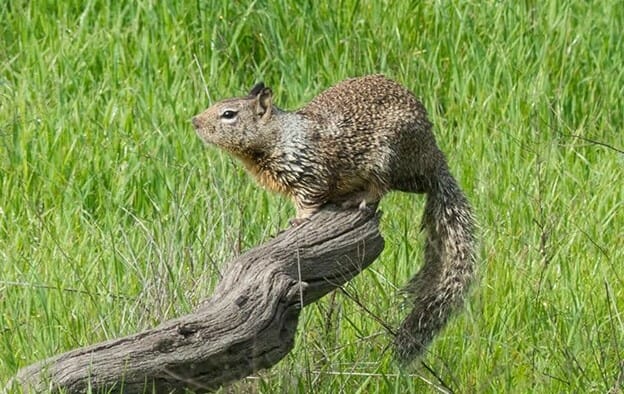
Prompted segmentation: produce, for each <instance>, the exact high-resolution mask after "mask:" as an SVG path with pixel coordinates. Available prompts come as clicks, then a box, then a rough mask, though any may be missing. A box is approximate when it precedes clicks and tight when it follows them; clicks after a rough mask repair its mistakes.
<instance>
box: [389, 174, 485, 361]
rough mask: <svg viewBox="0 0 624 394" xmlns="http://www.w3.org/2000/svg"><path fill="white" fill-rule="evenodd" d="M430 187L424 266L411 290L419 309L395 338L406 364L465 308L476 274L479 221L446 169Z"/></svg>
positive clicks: (415, 307) (416, 307)
mask: <svg viewBox="0 0 624 394" xmlns="http://www.w3.org/2000/svg"><path fill="white" fill-rule="evenodd" d="M431 186H432V187H431V189H430V191H429V193H428V194H427V202H426V205H425V212H424V215H423V221H422V226H423V228H424V229H425V231H426V237H427V239H426V245H425V265H424V266H423V267H422V268H421V269H420V271H419V272H418V273H417V274H416V275H415V276H414V277H413V278H412V279H411V280H410V283H409V284H408V286H407V288H406V291H407V292H408V294H409V295H410V298H411V301H412V302H413V305H414V309H413V310H412V311H411V312H410V314H409V315H408V316H407V318H406V319H405V320H404V321H403V323H402V324H401V327H400V329H399V331H398V333H397V336H396V338H395V340H394V344H395V352H396V357H397V359H399V360H400V361H401V362H404V363H407V362H409V361H412V360H413V359H414V358H415V357H418V356H419V355H421V354H422V353H423V352H424V350H425V349H426V347H427V345H429V343H430V342H431V340H432V339H433V337H434V336H435V335H436V334H437V333H438V332H439V331H440V330H441V329H442V327H444V325H445V324H446V322H447V321H448V319H449V318H450V316H451V315H452V313H453V311H454V310H456V309H458V308H459V307H461V306H462V304H463V302H464V298H465V296H466V293H467V291H468V288H469V285H470V283H471V282H472V279H473V277H474V273H475V235H474V231H475V222H474V218H473V215H472V209H471V207H470V204H469V203H468V200H467V199H466V197H465V196H464V194H463V193H462V191H461V189H460V188H459V186H458V185H457V182H455V179H454V178H453V176H452V175H451V174H450V173H449V172H448V171H447V170H445V171H444V173H443V174H442V175H441V176H440V177H438V179H437V180H436V181H435V183H434V184H433V185H431Z"/></svg>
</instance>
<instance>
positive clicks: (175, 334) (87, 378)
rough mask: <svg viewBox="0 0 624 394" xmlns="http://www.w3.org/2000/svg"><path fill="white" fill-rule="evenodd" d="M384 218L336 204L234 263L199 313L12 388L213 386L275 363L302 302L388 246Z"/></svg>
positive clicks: (31, 371)
mask: <svg viewBox="0 0 624 394" xmlns="http://www.w3.org/2000/svg"><path fill="white" fill-rule="evenodd" d="M378 225H379V215H378V214H376V213H375V212H374V210H365V211H357V210H351V211H338V210H335V209H334V208H331V207H329V208H326V209H325V210H323V211H321V212H320V213H319V214H317V215H315V216H313V217H312V219H311V220H310V221H307V222H305V223H303V224H301V225H299V226H297V227H293V228H289V229H288V230H286V231H284V232H282V233H280V234H279V235H278V236H277V237H275V238H274V239H272V240H270V241H268V242H267V243H265V244H263V245H260V246H257V247H255V248H253V249H251V250H249V251H248V252H246V253H245V254H243V255H241V256H240V257H238V258H236V259H235V260H233V261H231V262H230V263H228V264H227V267H226V270H225V272H224V273H223V279H222V280H221V281H220V282H219V284H218V285H217V287H216V289H215V291H214V294H213V296H212V297H211V298H210V299H208V300H206V301H204V302H203V303H202V304H201V305H199V306H198V307H197V308H196V309H195V310H194V311H193V312H192V313H191V314H189V315H186V316H182V317H179V318H176V319H173V320H170V321H167V322H164V323H162V324H161V325H160V326H158V327H156V328H153V329H149V330H147V331H144V332H140V333H137V334H134V335H130V336H127V337H124V338H119V339H113V340H110V341H106V342H102V343H99V344H96V345H91V346H88V347H84V348H80V349H76V350H72V351H69V352H67V353H64V354H61V355H58V356H55V357H52V358H49V359H47V360H43V361H41V362H38V363H36V364H33V365H31V366H28V367H26V368H23V369H21V370H20V371H19V372H18V374H17V375H16V376H15V378H14V379H13V380H12V382H10V383H9V386H8V389H7V390H11V389H12V388H11V387H13V389H14V388H21V389H22V390H24V391H25V392H42V391H52V392H55V391H59V390H63V391H64V392H68V393H80V392H85V391H86V390H87V389H88V388H89V387H90V388H91V389H92V390H94V392H100V391H101V390H113V392H124V393H143V392H156V393H169V392H182V391H183V390H184V389H191V390H195V391H198V392H204V391H211V390H214V389H216V388H218V387H220V386H223V385H226V384H228V383H231V382H233V381H236V380H238V379H241V378H243V377H245V376H248V375H250V374H252V373H254V372H256V371H258V370H261V369H265V368H269V367H271V366H273V365H275V364H276V363H277V362H278V361H279V360H281V359H282V358H283V357H284V356H285V355H286V354H288V352H289V351H290V350H291V349H292V347H293V344H294V338H295V332H296V329H297V322H298V317H299V313H300V310H301V305H302V304H303V306H305V305H308V304H310V303H312V302H315V301H316V300H318V299H319V298H321V297H322V296H324V295H325V294H327V293H329V292H331V291H332V290H334V289H335V288H336V287H338V286H340V285H342V284H344V283H345V282H347V281H348V280H350V279H352V278H353V277H355V276H356V275H358V274H359V273H360V272H361V271H362V270H363V269H365V268H366V267H368V265H370V264H371V263H372V262H373V261H374V260H375V258H377V256H378V255H379V253H381V251H382V250H383V246H384V243H383V239H382V237H381V235H380V233H379V229H378ZM7 392H8V391H7Z"/></svg>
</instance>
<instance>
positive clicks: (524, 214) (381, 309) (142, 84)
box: [0, 0, 624, 393]
mask: <svg viewBox="0 0 624 394" xmlns="http://www.w3.org/2000/svg"><path fill="white" fill-rule="evenodd" d="M210 3H214V4H212V5H209V4H210ZM297 3H298V2H295V1H292V2H288V1H285V0H265V1H255V2H250V3H245V2H232V1H223V2H221V4H217V2H205V3H204V2H184V1H165V2H155V1H149V0H139V1H137V2H128V4H127V5H124V4H125V2H105V1H96V0H93V1H77V0H74V1H71V0H70V1H62V2H55V1H30V2H26V1H6V2H2V4H1V5H0V20H2V24H0V312H1V313H0V382H5V381H7V380H8V379H9V378H10V377H11V376H12V375H13V374H14V373H15V372H16V371H17V370H18V369H19V368H20V367H24V366H26V365H28V364H30V363H33V362H35V361H37V360H39V359H42V358H45V357H48V356H52V355H54V354H57V353H59V352H62V351H66V350H69V349H72V348H75V347H79V346H83V345H87V344H91V343H95V342H98V341H102V340H104V339H107V338H114V337H117V336H121V335H126V334H129V333H133V332H136V331H139V330H142V329H146V328H148V327H151V326H154V325H156V324H158V323H159V322H161V321H163V320H165V319H168V318H172V317H174V316H177V315H180V314H183V313H186V312H188V311H190V310H191V309H192V308H193V306H194V305H196V304H197V303H198V302H199V300H201V299H204V298H206V297H208V296H209V295H210V292H211V289H212V288H213V287H214V285H215V283H216V281H217V280H218V272H219V270H220V269H222V267H223V266H224V264H225V263H227V261H228V260H230V259H231V258H232V257H233V256H235V255H237V254H238V253H240V252H241V251H244V250H247V249H249V248H251V247H253V246H254V245H257V244H259V243H261V242H263V241H265V240H267V239H268V238H269V237H270V236H271V235H273V234H275V233H276V232H278V231H279V229H281V228H283V227H285V226H286V225H287V223H288V219H289V217H291V216H292V215H293V213H294V211H293V209H292V206H291V205H290V203H289V202H288V201H286V200H285V199H283V198H281V197H278V196H274V195H271V194H269V193H267V192H265V191H263V190H260V189H259V188H258V187H256V186H255V185H254V184H253V182H252V181H251V180H250V178H249V177H248V176H247V175H245V173H244V171H242V170H241V167H240V166H239V165H238V164H237V163H235V162H234V161H233V160H232V159H231V158H229V157H227V156H226V155H224V154H222V153H221V152H218V151H216V150H214V149H206V148H205V147H204V146H202V144H201V143H200V141H199V140H198V138H197V137H196V136H195V134H194V131H193V130H192V127H191V126H190V123H189V120H190V118H191V116H193V115H194V114H196V113H198V112H199V111H201V110H202V109H203V108H205V107H206V106H207V105H209V104H210V103H211V102H213V101H214V100H217V99H220V98H224V97H227V96H232V95H239V94H242V93H246V91H247V90H248V89H249V88H250V87H251V86H252V85H253V83H254V82H256V81H258V80H261V79H262V80H264V81H265V82H266V83H267V85H269V86H271V87H272V88H273V90H274V93H275V97H276V100H277V102H278V103H279V104H280V105H281V106H282V107H284V108H287V109H292V108H296V107H298V106H300V105H302V104H304V103H305V102H307V101H308V100H309V99H311V98H312V97H314V95H315V94H317V93H318V92H319V91H321V90H322V89H324V88H326V87H328V86H330V85H331V84H333V83H336V82H338V81H340V80H341V79H343V78H346V77H349V76H355V75H362V74H366V73H374V72H383V73H385V74H387V75H389V76H391V77H393V78H395V79H397V80H399V81H401V82H402V83H404V84H405V85H407V86H408V87H409V88H410V89H412V90H413V91H414V92H415V93H416V94H417V95H418V96H420V97H421V98H422V100H423V102H424V103H425V106H426V107H427V108H428V109H429V112H430V117H431V119H432V121H433V123H434V124H435V128H436V130H435V131H436V135H437V137H438V142H439V144H440V146H441V147H442V149H443V150H444V151H445V152H446V153H447V156H448V158H449V162H450V164H451V167H452V169H453V172H454V173H455V175H456V176H457V178H458V179H459V181H460V183H461V184H462V186H463V187H464V189H465V191H466V193H467V194H468V195H469V197H470V199H471V201H472V203H473V204H474V206H475V209H476V212H477V215H478V218H479V222H480V243H481V253H480V259H479V265H480V281H479V284H478V285H477V286H475V289H474V292H473V294H472V296H471V298H470V300H469V302H468V303H467V309H466V311H465V312H464V313H462V314H461V315H459V316H458V317H457V318H456V319H454V320H453V321H452V323H451V324H450V325H449V327H448V329H446V330H445V331H444V332H443V333H442V334H441V335H440V336H439V337H438V338H437V340H436V341H435V343H434V345H433V346H432V347H431V348H430V352H429V354H427V356H426V357H425V358H424V362H425V363H426V365H427V366H428V367H429V370H428V369H427V368H425V367H424V366H423V365H422V364H419V363H418V364H416V365H414V367H413V368H411V369H400V368H399V367H398V366H396V365H395V364H394V363H393V362H392V358H391V355H390V352H388V351H387V348H386V346H387V345H388V343H390V341H391V337H390V335H389V334H388V333H387V332H386V331H385V330H384V329H383V327H382V326H381V325H380V324H379V323H378V322H377V321H376V320H375V319H374V318H373V317H372V316H370V315H369V314H368V313H367V312H365V311H364V310H362V309H361V308H360V307H358V306H357V304H356V303H355V302H353V301H352V300H350V299H348V298H347V297H345V296H344V295H342V294H337V295H335V299H333V300H332V299H330V298H327V299H324V300H322V301H321V302H319V303H318V304H316V305H313V306H311V307H309V308H307V309H306V310H305V311H304V313H303V315H302V318H301V320H300V325H299V333H298V337H297V343H296V346H295V349H294V351H293V352H292V353H291V354H290V355H288V356H287V357H286V358H285V359H284V360H283V361H282V362H280V363H279V364H278V365H277V366H275V367H274V368H272V369H271V370H268V371H265V372H262V373H261V374H259V375H258V376H257V377H256V378H253V379H247V380H246V381H243V382H241V383H238V385H237V386H235V390H239V391H255V392H293V391H300V392H319V393H335V392H348V393H371V392H388V393H391V392H397V393H405V392H414V393H417V392H423V391H430V392H436V391H437V390H438V389H439V388H440V387H441V386H446V387H447V389H451V390H454V391H457V392H476V393H477V392H478V393H481V392H493V393H494V392H518V393H525V392H545V393H550V392H601V393H604V392H607V391H608V390H612V391H611V392H621V391H622V390H623V387H622V385H623V384H624V383H623V381H624V376H623V374H624V323H623V321H624V316H623V314H624V268H623V267H624V266H623V265H622V262H623V261H624V213H623V212H624V186H623V182H622V180H623V179H624V154H623V153H622V151H621V150H622V149H624V138H623V135H624V134H623V133H624V131H623V130H624V111H623V108H624V68H623V67H622V65H623V64H624V44H623V41H622V39H621V35H622V30H623V28H624V7H621V6H620V4H619V3H618V2H617V1H615V0H608V1H605V2H602V3H601V4H600V5H597V4H592V3H591V2H584V1H547V2H534V1H527V2H489V3H488V4H483V3H481V2H459V1H448V2H435V1H426V2H414V4H409V3H410V2H396V3H397V4H395V2H373V1H370V2H369V1H355V0H344V1H340V2H337V3H336V2H335V3H331V4H330V3H328V4H320V3H318V4H316V3H315V4H314V5H297ZM215 4H216V5H215ZM603 144H606V145H608V146H605V145H603ZM614 148H615V149H614ZM617 149H619V150H620V151H618V150H617ZM422 203H423V201H422V198H421V197H419V196H410V195H400V194H392V195H390V196H388V197H387V198H386V199H385V200H384V201H383V203H382V210H383V211H384V216H383V223H382V231H383V234H384V236H385V238H386V249H385V251H384V252H383V254H382V256H381V258H380V259H379V260H378V261H377V262H375V263H374V264H373V266H372V267H371V269H369V270H368V271H367V272H365V273H363V274H362V275H360V276H359V277H358V278H356V279H355V280H353V281H352V283H350V284H349V285H348V286H347V290H348V291H349V293H350V294H352V295H353V296H354V297H357V299H358V300H359V301H360V302H361V303H363V304H364V305H366V307H367V308H369V309H370V310H371V311H372V313H374V314H375V315H376V316H378V317H379V318H381V319H382V320H384V321H386V322H388V324H390V325H393V326H394V325H396V324H398V322H399V321H400V320H401V317H402V316H403V315H404V314H405V312H406V308H405V307H403V306H401V303H400V301H401V298H400V295H399V292H398V289H400V287H401V286H402V285H404V284H405V283H406V282H407V280H408V278H409V277H410V276H411V275H412V274H413V273H414V272H415V271H416V270H417V269H418V265H419V264H420V261H421V257H420V256H421V245H422V242H421V241H422V239H421V237H420V235H419V232H418V228H419V216H420V212H421V210H422ZM432 371H433V372H432ZM0 384H1V383H0Z"/></svg>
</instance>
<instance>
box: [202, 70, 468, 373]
mask: <svg viewBox="0 0 624 394" xmlns="http://www.w3.org/2000/svg"><path fill="white" fill-rule="evenodd" d="M193 125H194V126H195V129H196V131H197V133H198V134H199V136H200V137H201V138H202V139H203V140H204V141H205V142H207V143H209V144H213V145H216V146H218V147H219V148H221V149H224V150H225V151H227V152H229V153H230V154H232V155H234V156H235V157H237V158H238V159H240V160H241V161H242V162H243V164H244V165H245V167H246V168H247V170H248V171H249V172H250V173H251V174H252V175H253V176H254V177H255V178H256V179H257V180H258V181H259V183H260V184H261V185H263V186H265V187H266V188H268V189H270V190H273V191H276V192H279V193H282V194H285V195H287V196H289V197H290V198H292V200H293V201H294V204H295V207H296V209H297V216H296V219H295V220H296V221H301V220H305V219H306V218H308V217H310V216H311V215H313V214H314V213H315V212H316V211H318V210H319V209H320V208H321V207H322V206H323V205H325V204H326V203H337V204H339V205H342V206H352V205H358V206H360V207H363V206H365V205H366V204H370V203H376V202H378V201H379V200H380V199H381V198H382V197H383V195H384V194H385V193H387V192H388V191H391V190H400V191H406V192H413V193H425V194H426V196H427V201H426V204H425V210H424V214H423V218H422V227H423V228H424V229H425V230H426V245H425V252H424V254H425V264H424V266H423V267H422V268H421V269H420V271H419V272H418V273H417V274H416V275H415V276H414V277H413V278H412V279H411V281H410V283H409V284H408V286H407V292H408V294H409V295H410V299H411V301H412V302H413V304H414V308H413V310H412V311H411V312H410V314H409V315H408V316H407V318H406V319H405V321H404V322H403V323H402V324H401V328H400V329H399V330H398V332H397V336H396V337H395V339H394V343H395V350H396V356H397V357H398V358H399V359H400V360H402V361H410V360H412V359H414V358H415V357H416V356H419V355H420V354H422V352H423V351H424V350H425V348H426V346H427V345H428V344H429V343H430V342H431V340H432V339H433V337H434V335H435V334H437V333H438V331H439V330H440V329H441V328H442V327H443V326H444V324H445V323H446V322H447V320H448V318H449V316H450V315H451V313H452V312H453V310H455V309H457V308H458V307H460V306H461V305H462V304H463V301H464V298H465V295H466V292H467V289H468V286H469V284H470V283H471V281H472V279H473V276H474V265H475V239H474V227H475V224H474V219H473V216H472V210H471V207H470V204H469V203H468V201H467V199H466V197H465V196H464V194H463V193H462V191H461V189H460V187H459V186H458V184H457V182H456V181H455V179H454V178H453V176H452V175H451V173H450V171H449V169H448V165H447V163H446V159H445V157H444V154H443V153H442V152H441V151H440V149H439V148H438V146H437V144H436V142H435V137H434V136H433V134H432V132H431V123H430V122H429V120H428V119H427V113H426V110H425V108H424V106H423V105H422V104H421V103H420V102H419V101H418V100H417V99H416V97H415V96H414V95H413V94H412V93H411V92H410V91H409V90H407V89H406V88H404V87H403V86H401V85H399V84H398V83H396V82H394V81H392V80H390V79H388V78H386V77H384V76H382V75H371V76H365V77H361V78H353V79H348V80H345V81H343V82H341V83H339V84H337V85H335V86H334V87H332V88H330V89H328V90H326V91H324V92H322V93H321V94H319V95H318V96H316V98H314V99H313V100H312V101H311V102H310V103H309V104H308V105H306V106H304V107H303V108H301V109H299V110H297V111H293V112H287V111H283V110H281V109H279V108H277V107H276V106H274V105H273V102H272V92H271V89H269V88H268V87H265V86H264V84H262V83H259V84H257V85H256V86H254V87H253V89H252V90H251V92H249V95H247V96H246V97H239V98H232V99H227V100H223V101H220V102H218V103H216V104H214V105H213V106H211V107H210V108H208V109H207V110H205V111H204V112H203V113H201V114H200V115H197V116H195V117H194V118H193Z"/></svg>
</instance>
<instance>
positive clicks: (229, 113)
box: [221, 109, 236, 119]
mask: <svg viewBox="0 0 624 394" xmlns="http://www.w3.org/2000/svg"><path fill="white" fill-rule="evenodd" d="M235 116H236V111H232V110H229V109H228V110H226V111H223V113H222V114H221V117H222V118H223V119H234V117H235Z"/></svg>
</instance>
